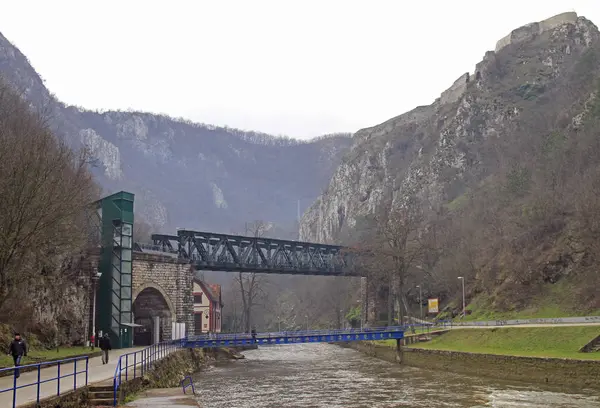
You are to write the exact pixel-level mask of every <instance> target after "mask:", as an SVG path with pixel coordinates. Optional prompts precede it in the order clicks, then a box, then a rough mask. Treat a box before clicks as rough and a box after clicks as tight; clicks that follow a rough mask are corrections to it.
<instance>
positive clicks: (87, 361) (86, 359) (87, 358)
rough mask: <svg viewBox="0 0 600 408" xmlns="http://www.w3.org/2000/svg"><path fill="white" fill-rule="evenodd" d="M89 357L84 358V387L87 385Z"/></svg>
mask: <svg viewBox="0 0 600 408" xmlns="http://www.w3.org/2000/svg"><path fill="white" fill-rule="evenodd" d="M89 363H90V357H89V356H85V385H86V387H87V385H88V369H89Z"/></svg>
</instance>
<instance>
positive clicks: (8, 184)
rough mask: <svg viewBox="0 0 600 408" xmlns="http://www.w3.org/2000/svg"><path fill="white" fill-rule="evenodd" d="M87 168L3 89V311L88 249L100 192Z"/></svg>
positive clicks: (83, 158) (81, 155)
mask: <svg viewBox="0 0 600 408" xmlns="http://www.w3.org/2000/svg"><path fill="white" fill-rule="evenodd" d="M88 163H89V155H88V153H87V152H86V151H85V150H82V151H79V152H75V151H73V150H71V149H70V148H69V147H68V146H67V145H66V144H65V143H63V142H62V141H60V140H59V139H57V138H56V137H55V135H54V134H53V133H52V132H51V131H50V130H49V128H48V126H47V124H46V120H45V118H44V117H42V116H41V115H39V114H35V113H32V112H31V111H30V110H29V107H28V106H27V104H26V103H25V102H24V101H23V100H22V99H21V98H20V97H19V95H18V94H16V93H15V92H13V91H12V90H11V89H10V88H9V87H8V86H6V85H5V84H4V83H0V195H1V197H2V199H1V200H0V308H2V306H3V305H4V304H6V302H7V301H8V300H10V299H11V297H12V295H13V294H15V293H17V292H19V290H20V287H27V285H29V284H30V283H31V280H35V279H37V277H36V274H38V273H39V271H40V270H42V269H45V270H46V271H49V270H52V269H55V268H58V269H60V267H61V265H62V264H63V263H64V260H65V257H66V256H69V255H71V254H77V253H79V252H81V251H82V250H83V249H84V248H85V247H86V244H87V237H88V236H89V235H88V231H86V224H85V222H84V220H83V219H84V213H85V208H86V207H87V206H88V205H89V203H91V202H92V201H94V200H95V199H96V198H97V192H98V190H97V188H96V186H95V185H94V182H93V180H92V177H91V175H90V173H89V172H88Z"/></svg>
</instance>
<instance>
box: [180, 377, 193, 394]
mask: <svg viewBox="0 0 600 408" xmlns="http://www.w3.org/2000/svg"><path fill="white" fill-rule="evenodd" d="M186 380H189V381H190V383H189V384H187V385H186V384H185V381H186ZM181 386H182V387H183V393H184V394H185V393H186V392H185V390H186V389H187V388H188V387H192V394H194V395H196V388H195V387H194V380H192V377H190V376H189V375H188V376H187V377H185V378H184V379H183V380H181Z"/></svg>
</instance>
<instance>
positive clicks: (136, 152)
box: [0, 34, 350, 237]
mask: <svg viewBox="0 0 600 408" xmlns="http://www.w3.org/2000/svg"><path fill="white" fill-rule="evenodd" d="M0 75H1V76H2V77H3V78H4V80H6V81H7V82H8V83H9V84H11V85H12V86H13V87H14V88H16V89H17V90H19V91H20V92H21V93H22V96H23V98H24V99H26V100H27V101H28V102H29V103H30V104H31V106H32V107H34V108H35V109H38V110H42V111H43V112H44V113H45V114H47V115H48V117H49V118H50V121H51V126H52V128H53V129H54V130H55V131H56V132H57V133H58V134H59V135H62V136H63V137H64V138H65V140H66V141H67V142H68V143H69V145H71V146H73V147H74V148H80V147H84V146H86V147H89V148H90V150H91V152H92V154H93V156H94V159H95V161H96V163H97V167H96V168H95V169H93V172H94V175H95V176H96V178H97V180H98V182H99V183H100V184H101V185H102V186H103V188H104V189H105V192H106V193H107V194H108V193H112V192H114V191H117V190H122V189H123V190H128V191H131V192H133V193H135V194H136V213H137V214H138V215H139V216H141V217H142V218H143V219H144V220H146V221H148V222H149V223H151V224H152V225H154V226H155V228H157V229H159V230H161V231H162V232H168V231H172V230H173V229H174V228H176V227H182V226H186V227H188V228H195V229H210V230H216V231H219V232H233V231H238V230H239V229H241V228H242V227H243V224H244V222H246V221H252V220H254V219H264V220H265V221H272V222H275V223H276V224H278V225H280V226H281V229H282V231H283V230H285V231H287V232H286V234H287V235H288V236H290V237H291V236H297V235H296V234H297V226H295V223H296V219H297V207H298V200H299V201H300V207H301V210H302V211H303V210H304V209H305V208H306V207H307V206H308V205H309V204H310V203H312V201H313V200H314V198H315V197H316V196H317V195H318V194H319V192H320V190H321V189H322V188H323V187H324V186H325V184H326V182H327V180H328V179H329V176H330V175H331V173H332V172H333V169H334V168H335V166H336V165H337V163H339V160H340V159H341V156H342V155H343V154H344V152H345V150H346V149H347V147H348V146H349V144H350V134H345V133H340V134H332V135H324V136H322V137H317V138H313V139H310V140H306V141H304V140H297V139H293V138H290V137H286V136H273V135H268V134H266V133H263V132H256V131H242V130H239V129H234V128H229V127H219V126H213V125H207V124H202V123H196V122H193V121H191V120H187V119H184V118H171V117H169V116H167V115H164V114H152V113H147V112H138V111H122V110H121V111H120V110H105V111H102V112H99V111H98V112H94V111H91V110H86V109H84V108H81V107H77V106H73V105H68V104H65V103H64V102H62V101H60V100H58V99H57V98H56V97H55V96H54V95H53V94H52V93H51V92H50V91H49V90H48V89H47V88H46V86H45V84H44V80H43V79H42V78H41V76H40V75H39V74H38V73H37V72H36V71H35V69H34V67H33V66H32V65H31V64H30V63H29V61H28V59H27V57H26V56H25V55H24V54H23V53H22V52H21V51H20V50H19V49H18V48H17V47H16V46H14V45H13V44H12V43H11V42H10V41H9V40H8V39H6V37H4V36H3V35H2V34H0ZM300 175H304V176H302V177H300ZM252 186H256V187H254V188H253V187H252ZM282 198H285V199H286V200H288V201H289V202H287V203H286V204H283V203H281V199H282Z"/></svg>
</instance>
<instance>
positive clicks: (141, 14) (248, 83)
mask: <svg viewBox="0 0 600 408" xmlns="http://www.w3.org/2000/svg"><path fill="white" fill-rule="evenodd" d="M0 9H1V10H2V12H1V13H0V31H1V32H2V33H3V34H4V35H5V36H6V37H7V38H8V39H9V40H10V41H12V42H13V43H14V44H15V45H16V46H17V47H19V49H20V50H21V51H22V52H23V53H24V54H25V55H26V56H27V57H28V58H29V60H30V62H31V63H32V64H33V66H34V68H35V69H36V70H37V71H38V73H40V74H41V76H42V77H43V78H44V79H45V80H46V85H47V86H48V88H49V89H50V90H51V91H52V92H54V93H55V94H56V95H57V96H58V98H60V99H61V100H62V101H64V102H66V103H69V104H73V105H79V106H83V107H85V108H88V109H128V108H132V109H136V110H144V111H150V112H159V113H167V114H169V115H171V116H176V117H178V116H182V117H186V118H189V119H192V120H194V121H198V122H204V123H211V124H215V125H229V126H231V127H237V128H241V129H253V130H260V131H263V132H267V133H272V134H287V135H290V136H293V137H297V138H309V137H314V136H318V135H321V134H324V133H331V132H341V131H348V132H354V131H356V130H358V129H360V128H362V127H368V126H373V125H376V124H378V123H380V122H382V121H385V120H387V119H389V118H391V117H393V116H396V115H398V114H401V113H403V112H405V111H407V110H410V109H412V108H414V107H415V106H418V105H425V104H429V103H431V102H433V100H434V99H435V98H436V97H438V96H439V94H440V93H441V92H442V91H443V90H445V89H446V88H447V87H449V86H450V85H451V84H452V82H453V81H454V80H455V79H456V78H458V77H459V76H460V75H461V74H463V73H465V72H467V71H469V72H472V71H473V68H474V66H475V64H476V63H477V62H479V61H480V60H481V59H482V57H483V55H484V53H485V51H487V50H493V49H494V47H495V44H496V41H497V40H499V39H500V38H501V37H503V36H505V35H506V34H508V33H509V32H510V31H511V30H512V29H515V28H517V27H519V26H521V25H524V24H527V23H529V22H533V21H539V20H543V19H545V18H548V17H550V16H552V15H555V14H559V13H561V12H565V11H577V13H579V15H583V16H585V17H587V18H589V19H590V20H592V21H594V22H596V23H597V24H600V1H598V0H571V1H567V0H503V1H495V2H491V1H482V0H453V1H449V0H439V1H435V0H428V1H427V0H420V1H416V0H414V1H402V0H395V1H394V0H391V1H383V0H362V1H353V0H339V1H338V0H316V1H314V0H294V1H292V0H273V1H267V0H239V1H233V0H212V1H203V0H189V1H184V0H171V1H169V2H167V1H164V0H162V1H152V0H146V1H142V0H118V1H117V0H104V1H95V2H90V1H85V0H52V1H48V0H18V1H15V0H0Z"/></svg>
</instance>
